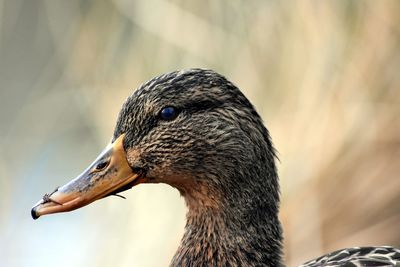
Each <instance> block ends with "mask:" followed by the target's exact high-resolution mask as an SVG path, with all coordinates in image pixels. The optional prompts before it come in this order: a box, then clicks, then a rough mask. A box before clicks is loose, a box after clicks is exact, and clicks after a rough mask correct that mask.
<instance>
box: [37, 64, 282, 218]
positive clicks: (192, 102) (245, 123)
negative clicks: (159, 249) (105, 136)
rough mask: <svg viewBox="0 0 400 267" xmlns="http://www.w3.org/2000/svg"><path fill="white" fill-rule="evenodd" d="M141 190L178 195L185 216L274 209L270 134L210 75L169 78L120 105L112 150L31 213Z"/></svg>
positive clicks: (237, 95)
mask: <svg viewBox="0 0 400 267" xmlns="http://www.w3.org/2000/svg"><path fill="white" fill-rule="evenodd" d="M140 183H166V184H169V185H171V186H173V187H175V188H177V189H178V190H179V191H180V193H181V194H182V195H183V196H184V198H185V200H186V203H187V205H188V206H189V210H201V209H216V210H218V209H221V208H222V207H226V206H236V207H238V208H246V206H247V208H251V205H253V204H254V203H255V202H254V196H257V195H260V194H261V196H262V197H263V201H262V202H259V203H264V204H266V205H268V206H269V209H272V210H271V213H272V214H273V213H277V210H278V202H279V195H278V191H279V190H278V181H277V175H276V169H275V163H274V150H273V147H272V143H271V141H270V138H269V134H268V132H267V130H266V128H265V127H264V126H263V123H262V121H261V118H260V117H259V115H258V114H257V112H256V111H255V109H254V108H253V106H252V105H251V103H250V102H249V101H248V100H247V98H246V97H245V96H244V95H243V94H242V93H241V92H240V91H239V89H237V87H236V86H234V85H233V84H232V83H230V82H229V81H228V80H226V79H225V78H224V77H222V76H221V75H219V74H217V73H215V72H213V71H211V70H203V69H190V70H185V71H177V72H172V73H169V74H165V75H162V76H159V77H156V78H154V79H152V80H150V81H148V82H147V83H145V84H143V85H142V86H140V88H139V89H138V90H136V91H135V92H134V93H133V94H132V95H131V96H129V97H128V99H127V100H126V102H125V103H124V104H123V106H122V109H121V111H120V113H119V116H118V120H117V123H116V127H115V130H114V135H113V137H112V140H111V142H110V144H109V145H108V146H107V147H106V148H105V149H104V150H103V152H102V153H101V154H100V155H99V156H98V157H97V159H96V160H95V161H94V162H93V163H92V164H91V165H90V166H89V167H88V168H87V169H86V170H85V171H84V172H83V173H82V174H81V175H79V176H78V177H77V178H75V179H73V180H72V181H70V182H69V183H67V184H65V185H64V186H61V187H59V188H57V189H56V190H55V191H54V192H52V193H50V194H46V195H45V196H44V197H43V198H42V199H41V200H40V201H39V202H38V203H37V204H36V205H34V207H33V208H32V210H31V214H32V217H33V218H34V219H37V218H38V217H40V216H42V215H46V214H51V213H58V212H66V211H71V210H74V209H77V208H80V207H83V206H85V205H87V204H89V203H91V202H93V201H95V200H98V199H101V198H104V197H107V196H110V195H116V194H117V193H119V192H122V191H124V190H127V189H130V188H132V187H133V186H135V185H137V184H140ZM259 203H258V204H257V205H261V204H259ZM264 204H263V205H264Z"/></svg>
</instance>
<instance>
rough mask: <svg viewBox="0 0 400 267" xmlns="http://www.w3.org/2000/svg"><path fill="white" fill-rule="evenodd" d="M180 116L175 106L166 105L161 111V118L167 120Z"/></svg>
mask: <svg viewBox="0 0 400 267" xmlns="http://www.w3.org/2000/svg"><path fill="white" fill-rule="evenodd" d="M177 116H178V111H177V109H176V108H174V107H165V108H163V109H162V110H161V112H160V118H161V119H163V120H166V121H170V120H173V119H175V118H176V117H177Z"/></svg>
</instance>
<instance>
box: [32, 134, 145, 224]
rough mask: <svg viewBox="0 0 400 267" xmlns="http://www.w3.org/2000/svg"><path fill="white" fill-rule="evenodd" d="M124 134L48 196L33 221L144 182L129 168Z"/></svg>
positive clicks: (36, 211) (41, 202) (38, 208)
mask: <svg viewBox="0 0 400 267" xmlns="http://www.w3.org/2000/svg"><path fill="white" fill-rule="evenodd" d="M124 136H125V135H124V134H123V135H121V136H120V137H118V138H117V139H116V140H115V141H114V142H113V143H110V144H109V145H108V146H107V147H106V148H105V149H104V150H103V151H102V152H101V154H100V155H99V156H98V157H97V159H96V160H95V161H94V162H93V163H92V164H91V165H90V166H89V167H88V168H87V169H86V170H85V171H84V172H83V173H82V174H80V175H79V176H78V177H77V178H75V179H73V180H72V181H70V182H69V183H67V184H66V185H64V186H61V187H59V188H57V189H56V190H55V191H54V192H52V193H50V194H45V195H44V197H43V198H42V199H41V200H40V201H39V202H38V203H37V204H36V205H35V206H33V208H32V210H31V215H32V218H34V219H37V218H39V217H40V216H42V215H46V214H51V213H58V212H66V211H71V210H75V209H78V208H80V207H83V206H86V205H88V204H90V203H92V202H93V201H95V200H98V199H100V198H103V197H106V196H109V195H116V194H117V193H119V192H122V191H125V190H127V189H129V188H131V187H132V186H134V185H136V184H138V183H140V181H141V179H142V177H141V176H142V175H141V173H134V172H133V171H132V168H131V167H130V166H129V164H128V161H127V158H126V153H125V150H124V147H123V140H124Z"/></svg>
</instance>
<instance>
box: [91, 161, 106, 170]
mask: <svg viewBox="0 0 400 267" xmlns="http://www.w3.org/2000/svg"><path fill="white" fill-rule="evenodd" d="M108 162H109V161H102V162H100V163H98V164H97V165H96V167H94V169H95V170H96V171H101V170H103V169H105V168H106V167H107V165H108Z"/></svg>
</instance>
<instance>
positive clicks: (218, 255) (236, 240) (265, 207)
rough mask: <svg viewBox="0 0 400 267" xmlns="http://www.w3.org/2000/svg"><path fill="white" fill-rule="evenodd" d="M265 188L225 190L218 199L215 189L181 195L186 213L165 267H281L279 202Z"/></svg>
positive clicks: (249, 187) (266, 187)
mask: <svg viewBox="0 0 400 267" xmlns="http://www.w3.org/2000/svg"><path fill="white" fill-rule="evenodd" d="M243 186H245V185H243ZM200 187H201V186H200ZM205 188H207V187H203V189H205ZM268 188H269V189H270V187H268V186H266V185H264V186H262V187H256V188H254V187H253V188H252V187H251V186H248V187H247V188H245V189H244V190H229V192H230V193H229V196H226V195H225V196H223V195H222V196H223V197H222V198H221V194H218V193H221V192H218V190H215V191H213V190H211V191H210V190H205V191H204V190H203V191H202V190H196V191H193V192H187V191H185V192H182V191H181V193H182V195H183V196H184V198H185V200H186V203H187V206H188V209H189V210H188V213H187V223H186V227H185V233H184V236H183V238H182V241H181V245H180V247H179V249H178V251H177V252H176V254H175V256H174V258H173V260H172V263H171V266H256V265H257V266H282V264H281V241H282V231H281V225H280V222H279V220H278V208H277V203H278V202H279V200H277V201H272V198H271V196H269V192H268ZM257 190H261V191H263V192H256V191H257ZM251 191H253V192H251ZM222 194H223V193H222ZM257 196H263V197H262V198H259V197H257Z"/></svg>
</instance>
